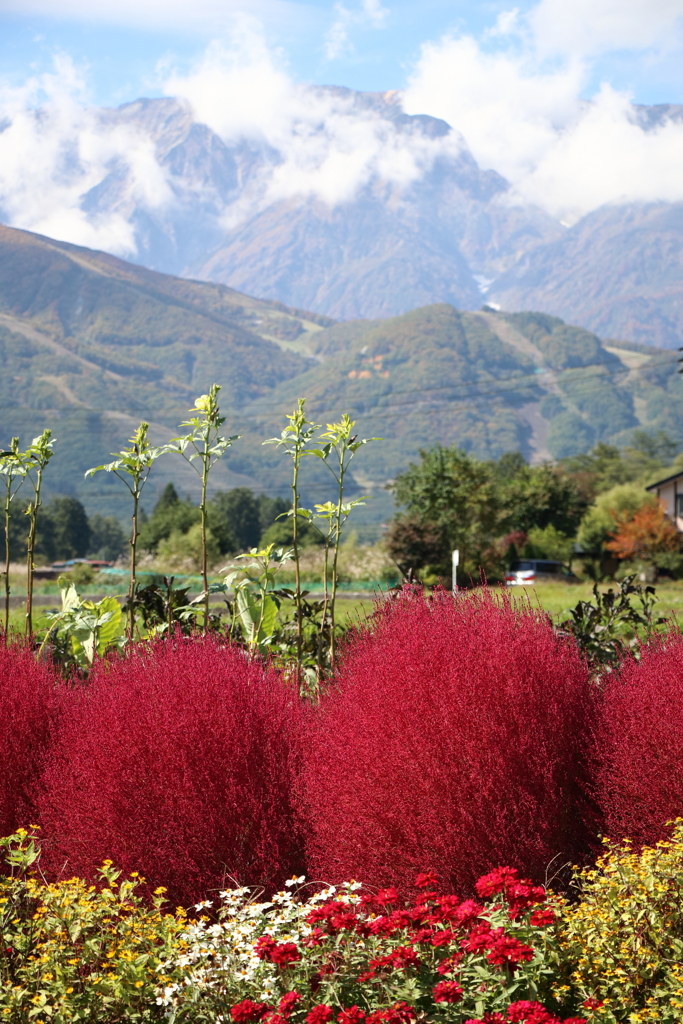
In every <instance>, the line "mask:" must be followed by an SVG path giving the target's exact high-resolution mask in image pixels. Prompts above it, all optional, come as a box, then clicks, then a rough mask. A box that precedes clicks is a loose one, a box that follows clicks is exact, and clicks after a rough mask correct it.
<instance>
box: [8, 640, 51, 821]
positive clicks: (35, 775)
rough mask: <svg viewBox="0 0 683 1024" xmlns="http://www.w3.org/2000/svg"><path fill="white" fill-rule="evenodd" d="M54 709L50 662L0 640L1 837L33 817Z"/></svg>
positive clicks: (18, 646)
mask: <svg viewBox="0 0 683 1024" xmlns="http://www.w3.org/2000/svg"><path fill="white" fill-rule="evenodd" d="M56 713H57V678H56V676H55V673H54V672H53V671H52V669H51V668H50V666H49V665H47V664H46V663H45V662H42V661H36V658H35V656H34V654H33V652H32V651H31V650H30V648H29V647H28V645H27V644H25V643H7V642H6V641H5V640H4V639H0V835H3V836H6V835H9V834H10V833H12V832H14V830H15V829H16V828H18V827H19V826H22V825H28V824H31V823H32V822H35V821H36V819H37V814H38V812H37V809H36V786H37V783H38V779H39V776H40V771H41V769H42V767H43V759H44V757H45V754H46V751H47V749H48V746H49V744H50V743H51V741H52V737H53V733H54V727H55V725H56Z"/></svg>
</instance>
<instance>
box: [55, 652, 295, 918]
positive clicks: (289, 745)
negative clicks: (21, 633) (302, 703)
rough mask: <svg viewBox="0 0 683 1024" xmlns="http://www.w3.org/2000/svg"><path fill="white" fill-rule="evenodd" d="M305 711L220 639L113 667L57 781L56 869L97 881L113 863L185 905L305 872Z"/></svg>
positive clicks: (78, 723) (76, 719) (75, 714)
mask: <svg viewBox="0 0 683 1024" xmlns="http://www.w3.org/2000/svg"><path fill="white" fill-rule="evenodd" d="M300 713H301V712H300V707H299V703H298V696H297V694H296V692H295V691H294V690H293V689H291V688H287V687H286V686H285V685H284V683H283V682H282V680H281V678H280V677H279V676H278V675H277V674H276V673H275V672H274V671H270V670H266V669H264V668H263V667H262V666H261V665H259V664H257V663H256V662H254V661H251V660H250V659H248V658H247V657H246V655H245V654H244V652H243V651H240V650H238V649H237V648H233V647H229V646H225V645H224V644H222V643H220V642H219V641H217V640H216V639H213V638H210V637H209V638H181V637H179V636H176V637H174V638H172V639H166V640H159V641H156V642H154V643H151V644H136V645H135V646H134V647H133V648H132V650H131V651H130V652H129V653H128V654H127V656H126V657H123V658H121V659H118V660H116V661H113V662H101V663H100V664H99V665H98V666H97V667H96V669H95V671H94V673H93V675H92V677H91V680H90V683H89V685H88V687H87V689H85V690H84V692H83V694H82V696H81V698H80V699H79V700H78V701H75V702H74V703H73V704H72V707H71V710H70V713H69V715H68V716H67V717H66V720H65V722H64V727H63V731H62V742H61V744H60V750H59V754H58V756H55V757H53V759H52V760H51V762H50V764H49V766H48V769H47V771H46V774H45V782H44V795H43V799H42V806H41V810H42V821H43V823H44V825H45V831H46V834H47V835H48V836H49V838H50V840H51V849H50V850H49V852H48V864H49V865H51V866H52V867H53V869H55V870H56V869H57V868H59V869H60V870H61V869H62V868H63V865H64V863H65V862H67V863H68V867H66V870H67V871H68V872H69V873H82V874H85V875H86V876H88V877H92V876H93V872H94V871H95V870H96V869H97V868H98V867H99V865H101V863H102V861H103V860H104V859H106V858H110V859H111V860H113V861H114V863H115V864H116V865H118V866H120V867H122V868H123V869H124V870H126V871H131V870H136V871H139V872H140V873H141V874H143V875H144V876H145V877H146V878H147V879H148V880H149V882H150V884H152V885H165V886H167V887H168V889H169V895H170V898H172V899H174V900H176V901H181V902H184V903H188V902H191V901H194V900H195V899H197V898H205V897H206V895H207V893H209V892H210V891H211V890H214V889H216V888H224V887H225V886H226V884H228V880H230V879H234V880H235V881H237V882H238V883H239V884H245V885H264V886H266V887H268V888H271V887H272V886H274V885H275V886H277V885H279V884H281V883H282V882H283V881H284V879H285V878H286V877H287V876H288V875H291V873H292V871H297V870H300V869H301V862H300V853H299V851H300V843H299V840H298V831H297V828H296V821H295V817H294V813H293V809H292V807H293V805H292V799H291V794H292V785H293V779H294V774H295V772H296V769H297V757H298V755H297V749H298V748H297V737H298V733H299V728H300V727H299V716H300ZM231 884H232V883H231Z"/></svg>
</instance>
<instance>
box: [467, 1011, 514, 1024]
mask: <svg viewBox="0 0 683 1024" xmlns="http://www.w3.org/2000/svg"><path fill="white" fill-rule="evenodd" d="M464 1024H505V1018H504V1017H503V1015H502V1013H485V1014H484V1016H483V1017H470V1018H469V1020H466V1021H465V1022H464Z"/></svg>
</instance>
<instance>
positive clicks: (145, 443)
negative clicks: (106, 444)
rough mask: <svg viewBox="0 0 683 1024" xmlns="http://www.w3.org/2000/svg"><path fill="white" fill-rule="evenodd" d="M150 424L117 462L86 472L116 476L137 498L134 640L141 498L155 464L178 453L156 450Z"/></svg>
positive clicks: (131, 611) (131, 608)
mask: <svg viewBox="0 0 683 1024" xmlns="http://www.w3.org/2000/svg"><path fill="white" fill-rule="evenodd" d="M148 430H149V423H145V422H144V420H143V422H142V423H141V424H140V426H139V427H138V429H137V430H136V431H135V433H134V434H133V436H132V437H131V439H130V442H129V444H130V447H129V448H124V449H123V451H120V452H115V453H113V454H115V455H116V459H115V461H114V462H109V463H108V464H107V465H104V466H93V468H92V469H89V470H88V471H87V472H86V474H85V475H86V477H87V476H94V475H95V473H99V472H100V471H101V470H102V471H104V472H105V473H113V474H114V476H117V477H118V478H119V480H121V481H122V482H123V483H124V484H125V485H126V487H127V488H128V490H129V492H130V495H131V497H132V499H133V515H132V530H131V537H130V582H129V584H128V627H127V635H128V639H129V640H132V639H133V632H134V630H135V585H136V580H137V547H138V515H139V511H140V495H141V494H142V489H143V487H144V486H145V484H146V482H147V478H148V477H149V474H150V471H151V469H152V465H153V464H154V462H156V460H157V459H158V458H159V456H160V455H166V454H168V453H169V452H171V451H175V448H174V447H173V445H160V446H158V447H152V445H151V444H150V443H149V439H148V437H147V431H148Z"/></svg>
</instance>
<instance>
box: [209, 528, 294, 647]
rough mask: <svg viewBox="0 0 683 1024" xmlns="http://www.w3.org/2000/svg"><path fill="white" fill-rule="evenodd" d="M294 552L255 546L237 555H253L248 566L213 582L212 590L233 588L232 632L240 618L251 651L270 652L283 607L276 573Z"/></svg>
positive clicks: (269, 545) (240, 556) (224, 590)
mask: <svg viewBox="0 0 683 1024" xmlns="http://www.w3.org/2000/svg"><path fill="white" fill-rule="evenodd" d="M292 553H293V552H292V549H291V548H290V549H289V550H287V551H286V550H285V549H284V548H275V545H274V544H268V545H267V547H265V548H263V549H262V550H260V551H259V550H258V548H252V550H251V551H250V552H249V554H248V555H238V556H237V557H238V559H243V558H244V559H247V558H251V562H249V563H248V565H245V566H242V567H240V568H239V569H235V570H233V571H232V572H230V573H229V574H228V575H227V576H226V577H225V581H224V583H222V584H221V585H220V586H216V585H215V584H214V585H213V586H212V587H211V590H212V592H218V591H221V592H223V593H227V592H228V590H229V589H232V590H233V592H234V599H233V613H232V624H231V627H230V635H231V636H233V635H234V632H235V625H236V622H237V619H238V618H239V622H240V625H241V628H242V633H243V635H244V638H245V640H246V642H247V644H248V645H249V648H250V650H254V649H258V650H259V651H260V652H261V654H263V655H267V653H268V646H269V645H270V644H271V643H272V641H273V634H274V633H275V627H276V623H277V613H278V610H279V608H280V601H279V598H278V597H276V596H275V595H274V594H273V593H272V590H273V588H274V585H275V576H276V574H277V572H278V571H279V570H280V569H281V568H282V566H283V565H284V563H285V562H287V561H289V559H290V558H291V557H292ZM254 591H256V593H254ZM297 664H298V662H297Z"/></svg>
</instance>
